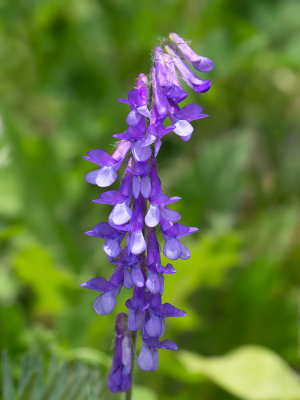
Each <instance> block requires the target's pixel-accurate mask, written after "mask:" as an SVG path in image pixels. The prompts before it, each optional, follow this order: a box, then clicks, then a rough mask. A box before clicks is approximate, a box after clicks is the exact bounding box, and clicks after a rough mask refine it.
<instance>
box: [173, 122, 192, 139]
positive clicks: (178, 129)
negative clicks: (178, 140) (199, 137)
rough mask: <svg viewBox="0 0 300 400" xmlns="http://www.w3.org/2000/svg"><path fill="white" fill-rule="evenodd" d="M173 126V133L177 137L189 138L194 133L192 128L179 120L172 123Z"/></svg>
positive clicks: (187, 123)
mask: <svg viewBox="0 0 300 400" xmlns="http://www.w3.org/2000/svg"><path fill="white" fill-rule="evenodd" d="M174 126H175V128H174V129H173V131H174V133H176V135H178V136H190V135H191V134H192V133H193V131H194V128H193V126H192V125H191V124H190V123H189V122H187V121H185V120H183V119H179V120H177V121H176V122H175V121H174Z"/></svg>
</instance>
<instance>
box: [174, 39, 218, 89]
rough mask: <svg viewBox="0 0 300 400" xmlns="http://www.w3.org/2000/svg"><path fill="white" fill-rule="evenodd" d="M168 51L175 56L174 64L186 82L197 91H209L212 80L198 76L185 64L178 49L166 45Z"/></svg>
mask: <svg viewBox="0 0 300 400" xmlns="http://www.w3.org/2000/svg"><path fill="white" fill-rule="evenodd" d="M166 50H167V52H168V53H169V54H170V55H171V56H172V57H173V60H174V64H175V66H176V68H177V70H178V71H179V73H180V76H181V78H182V79H183V80H184V82H185V83H186V84H187V85H188V86H190V87H191V88H192V89H194V90H195V92H201V93H204V92H207V91H208V90H209V89H210V87H211V82H210V81H203V80H202V79H200V78H198V76H197V75H195V74H194V72H193V71H192V70H191V69H190V68H189V67H188V66H187V65H186V64H185V62H184V61H182V59H181V58H180V56H179V54H178V53H177V52H176V50H175V49H174V48H173V47H172V46H170V45H166Z"/></svg>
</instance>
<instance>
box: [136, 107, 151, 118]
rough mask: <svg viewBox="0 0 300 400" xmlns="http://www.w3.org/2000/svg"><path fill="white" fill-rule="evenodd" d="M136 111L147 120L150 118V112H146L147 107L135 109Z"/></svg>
mask: <svg viewBox="0 0 300 400" xmlns="http://www.w3.org/2000/svg"><path fill="white" fill-rule="evenodd" d="M137 111H138V112H139V113H140V114H141V115H143V116H144V117H147V118H150V117H151V114H150V111H149V110H148V107H147V106H140V107H137Z"/></svg>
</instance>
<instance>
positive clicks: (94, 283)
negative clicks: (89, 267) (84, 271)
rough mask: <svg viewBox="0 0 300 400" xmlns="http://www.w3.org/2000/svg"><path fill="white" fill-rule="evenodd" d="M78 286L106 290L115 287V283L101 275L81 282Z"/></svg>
mask: <svg viewBox="0 0 300 400" xmlns="http://www.w3.org/2000/svg"><path fill="white" fill-rule="evenodd" d="M80 286H81V287H84V288H86V289H92V290H98V292H107V291H110V290H113V289H115V285H113V284H112V283H111V282H108V281H107V280H106V279H104V278H101V277H98V278H93V279H90V280H89V281H87V282H83V283H81V284H80Z"/></svg>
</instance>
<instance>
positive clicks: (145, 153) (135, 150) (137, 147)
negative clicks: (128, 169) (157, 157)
mask: <svg viewBox="0 0 300 400" xmlns="http://www.w3.org/2000/svg"><path fill="white" fill-rule="evenodd" d="M132 154H133V156H134V158H135V159H136V160H137V161H147V160H149V158H150V157H151V154H152V150H151V148H150V147H149V146H143V142H142V141H137V142H135V143H134V145H133V146H132Z"/></svg>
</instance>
